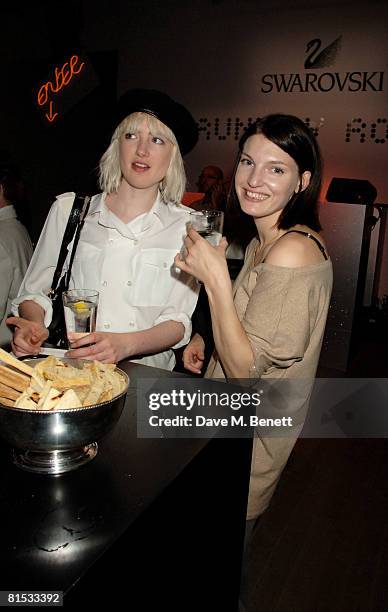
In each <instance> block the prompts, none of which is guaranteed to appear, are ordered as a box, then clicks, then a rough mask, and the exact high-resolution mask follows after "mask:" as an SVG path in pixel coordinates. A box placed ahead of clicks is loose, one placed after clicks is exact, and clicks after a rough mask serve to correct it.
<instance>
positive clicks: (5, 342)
mask: <svg viewBox="0 0 388 612" xmlns="http://www.w3.org/2000/svg"><path fill="white" fill-rule="evenodd" d="M22 194H23V184H22V180H21V176H20V172H19V170H18V169H17V167H16V166H14V165H13V164H12V163H0V279H1V282H0V346H1V347H2V348H9V346H10V342H11V338H12V333H11V331H10V329H9V327H7V325H6V318H7V316H8V315H9V314H10V312H11V302H12V300H13V299H14V298H15V297H16V296H17V294H18V291H19V287H20V285H21V283H22V280H23V278H24V275H25V273H26V270H27V267H28V264H29V262H30V259H31V257H32V244H31V240H30V237H29V235H28V232H27V230H26V228H25V227H24V225H22V223H20V221H19V219H18V215H17V212H16V208H17V207H18V204H19V202H20V201H21V200H22Z"/></svg>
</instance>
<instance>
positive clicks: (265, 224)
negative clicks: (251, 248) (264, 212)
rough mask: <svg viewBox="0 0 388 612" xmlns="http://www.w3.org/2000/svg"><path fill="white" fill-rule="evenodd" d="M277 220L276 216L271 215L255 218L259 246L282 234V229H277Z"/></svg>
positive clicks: (269, 242)
mask: <svg viewBox="0 0 388 612" xmlns="http://www.w3.org/2000/svg"><path fill="white" fill-rule="evenodd" d="M277 220H278V219H277V218H276V219H274V217H273V215H271V216H269V217H264V218H261V219H255V225H256V229H257V234H258V238H259V241H260V244H261V246H263V247H264V246H266V245H267V244H271V243H272V242H273V241H274V240H276V239H277V238H279V237H280V236H281V235H282V234H284V230H280V229H278V227H277Z"/></svg>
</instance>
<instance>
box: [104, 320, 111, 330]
mask: <svg viewBox="0 0 388 612" xmlns="http://www.w3.org/2000/svg"><path fill="white" fill-rule="evenodd" d="M104 328H105V329H109V328H110V323H109V321H104Z"/></svg>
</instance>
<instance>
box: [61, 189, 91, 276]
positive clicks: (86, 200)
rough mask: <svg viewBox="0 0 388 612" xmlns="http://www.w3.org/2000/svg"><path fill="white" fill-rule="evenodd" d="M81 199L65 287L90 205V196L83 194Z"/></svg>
mask: <svg viewBox="0 0 388 612" xmlns="http://www.w3.org/2000/svg"><path fill="white" fill-rule="evenodd" d="M81 199H83V206H82V210H81V213H80V216H79V222H78V225H77V229H76V232H75V237H74V242H73V247H72V249H71V255H70V260H69V265H68V267H67V271H66V287H68V286H69V281H70V274H71V268H72V266H73V260H74V256H75V252H76V250H77V246H78V242H79V237H80V234H81V230H82V228H83V226H84V222H85V217H86V215H87V214H88V210H89V206H90V197H89V196H85V197H84V198H81Z"/></svg>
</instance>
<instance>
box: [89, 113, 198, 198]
mask: <svg viewBox="0 0 388 612" xmlns="http://www.w3.org/2000/svg"><path fill="white" fill-rule="evenodd" d="M144 119H146V120H147V124H148V127H149V130H150V132H151V133H152V134H153V135H155V136H159V137H160V138H164V139H167V140H169V141H170V142H171V143H172V144H173V145H174V148H173V152H172V156H171V161H170V165H169V167H168V170H167V172H166V176H165V177H164V178H163V179H162V180H161V181H160V183H159V191H160V195H161V197H162V199H163V201H164V202H175V203H178V202H180V201H181V199H182V196H183V193H184V191H185V188H186V173H185V168H184V164H183V159H182V155H181V152H180V150H179V145H178V142H177V140H176V138H175V136H174V134H173V132H172V131H171V130H170V128H169V127H167V125H165V124H164V123H162V122H161V121H159V119H157V118H156V117H153V116H152V115H149V114H148V113H132V114H131V115H128V117H126V118H125V119H123V121H122V122H121V123H120V124H119V125H118V126H117V128H116V129H115V131H114V132H113V136H112V140H111V143H110V145H109V147H108V148H107V150H106V151H105V153H104V155H103V156H102V157H101V160H100V172H99V185H100V187H101V189H102V190H103V191H105V192H106V193H114V192H117V191H118V189H119V186H120V183H121V179H122V173H121V168H120V138H121V136H122V135H123V134H125V133H127V132H135V131H136V130H137V128H138V127H139V125H140V123H141V122H142V121H143V120H144Z"/></svg>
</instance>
